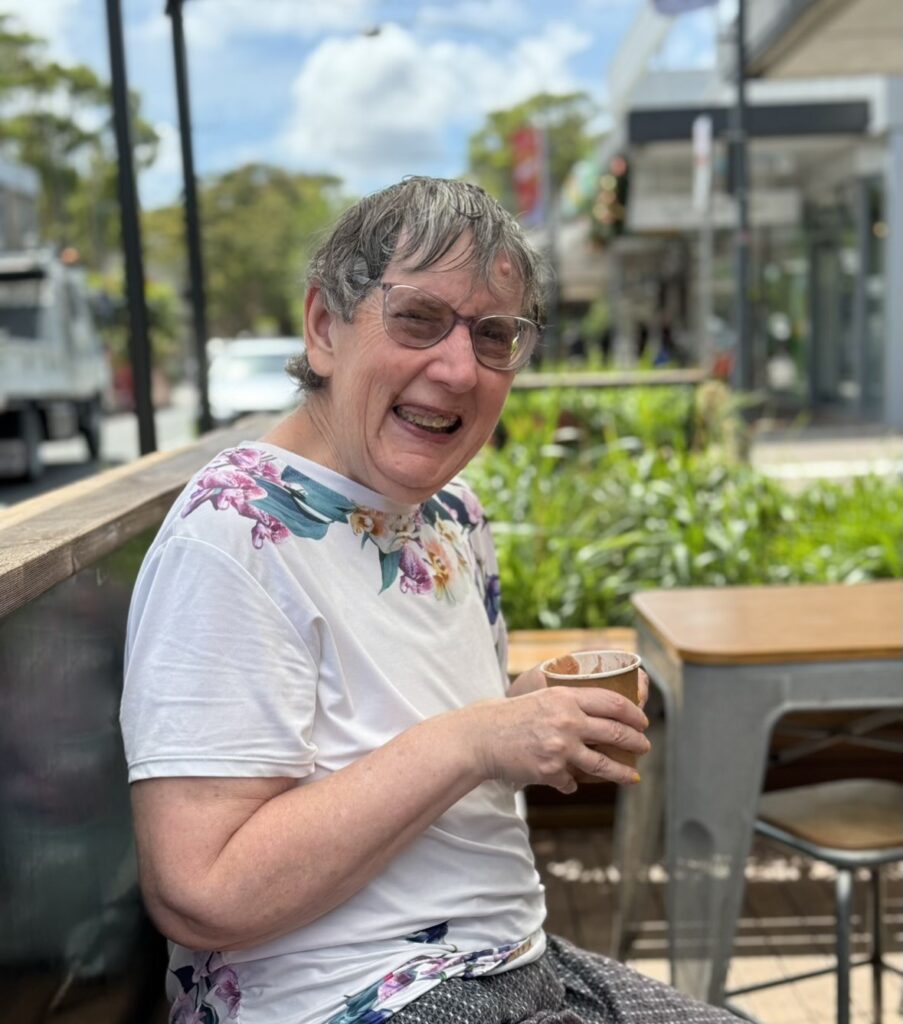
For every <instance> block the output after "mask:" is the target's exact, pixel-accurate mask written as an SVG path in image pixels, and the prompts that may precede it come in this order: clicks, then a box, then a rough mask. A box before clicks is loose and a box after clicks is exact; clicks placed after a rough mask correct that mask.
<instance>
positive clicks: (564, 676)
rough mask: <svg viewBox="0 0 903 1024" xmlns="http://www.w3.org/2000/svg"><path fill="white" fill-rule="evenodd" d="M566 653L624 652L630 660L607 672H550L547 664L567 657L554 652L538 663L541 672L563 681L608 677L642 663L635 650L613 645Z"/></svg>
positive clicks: (632, 669) (572, 654) (633, 669)
mask: <svg viewBox="0 0 903 1024" xmlns="http://www.w3.org/2000/svg"><path fill="white" fill-rule="evenodd" d="M567 653H568V654H569V655H571V657H576V656H577V655H578V654H595V655H601V654H626V655H627V656H628V657H629V658H631V659H632V660H631V662H630V664H629V665H624V666H623V667H621V668H613V669H609V670H608V671H607V672H567V673H565V672H552V671H551V670H550V669H549V668H548V666H549V665H551V664H552V662H555V661H558V660H559V659H560V658H564V657H567V655H565V654H556V655H555V656H554V657H553V658H546V660H545V661H543V662H542V663H541V664H540V666H539V667H540V669H541V670H542V672H543V674H544V675H546V676H549V677H550V678H551V679H561V680H564V681H567V680H569V679H608V678H610V677H611V676H622V675H624V673H625V672H633V671H635V670H636V669H638V668H639V667H640V666H641V665H642V663H643V660H642V658H640V656H639V655H638V654H637V653H636V652H635V651H625V650H623V649H618V648H615V647H609V648H606V649H605V650H592V651H568V652H567Z"/></svg>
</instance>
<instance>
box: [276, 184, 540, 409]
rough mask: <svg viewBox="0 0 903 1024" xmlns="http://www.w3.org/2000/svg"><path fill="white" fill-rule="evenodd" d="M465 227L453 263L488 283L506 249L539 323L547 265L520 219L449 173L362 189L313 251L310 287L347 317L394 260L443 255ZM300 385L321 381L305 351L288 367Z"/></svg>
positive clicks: (426, 262)
mask: <svg viewBox="0 0 903 1024" xmlns="http://www.w3.org/2000/svg"><path fill="white" fill-rule="evenodd" d="M465 234H469V235H470V236H471V241H470V245H469V246H468V249H467V251H466V253H465V254H464V255H463V257H462V258H461V260H460V261H459V263H458V264H457V266H460V267H472V268H473V273H474V278H475V280H477V281H478V282H479V283H480V284H482V285H488V284H489V283H490V280H491V275H492V271H493V268H494V267H495V264H496V261H497V259H498V258H499V256H503V255H504V256H506V257H507V258H508V259H509V260H510V261H511V264H512V269H513V270H514V272H515V273H516V274H517V276H518V277H519V278H520V281H521V283H522V285H523V290H524V297H523V315H524V316H528V317H529V318H530V319H531V320H535V321H536V322H537V323H539V324H542V322H543V316H544V313H545V302H544V298H545V295H544V293H545V288H546V282H547V279H548V277H547V275H548V269H547V265H546V262H545V260H544V259H543V257H542V256H541V255H540V254H539V252H537V250H536V249H534V248H533V246H532V245H531V244H530V242H529V241H528V240H527V238H526V237H525V235H524V233H523V231H522V229H521V227H520V225H519V224H518V223H517V221H516V220H515V219H514V218H513V217H512V216H511V214H510V213H508V211H507V210H505V209H504V208H503V207H502V206H501V204H500V203H498V202H497V201H496V200H495V199H493V198H492V196H490V195H489V194H488V193H486V192H485V191H484V190H483V189H481V188H480V187H479V186H477V185H472V184H470V183H469V182H466V181H454V180H451V179H447V178H426V177H409V178H405V179H404V180H402V181H400V182H398V183H397V184H395V185H390V186H389V187H388V188H385V189H382V191H380V192H374V193H373V194H372V195H369V196H366V197H365V198H363V199H361V200H360V202H358V203H355V204H354V206H352V207H350V208H349V209H348V210H346V211H345V212H344V213H343V214H342V216H341V217H340V218H339V220H338V222H337V223H336V225H335V227H334V228H333V229H332V231H331V232H330V234H329V235H328V236H327V238H326V239H325V240H324V241H323V242H322V244H321V245H320V246H319V248H318V249H317V251H316V252H315V253H314V255H313V257H312V258H311V261H310V265H309V267H308V271H307V284H308V286H311V285H317V286H318V287H319V288H320V289H321V292H322V295H323V301H324V303H325V305H326V308H327V309H328V310H329V311H330V312H332V313H337V314H339V315H340V316H341V317H342V319H343V320H344V321H345V322H346V323H351V321H352V320H353V319H354V314H355V312H356V310H357V307H358V305H359V304H360V302H361V300H362V299H363V298H365V297H366V295H367V294H369V292H370V291H371V289H372V288H373V286H374V284H375V283H376V282H377V281H378V280H379V279H380V278H381V277H382V275H383V273H384V272H385V270H386V267H387V266H388V265H389V263H390V262H392V260H399V261H402V262H404V263H405V265H406V266H407V267H409V268H410V269H411V270H413V271H417V270H426V269H427V268H429V267H431V266H433V265H434V264H435V263H437V262H438V261H439V260H441V259H442V258H443V257H444V256H446V255H447V254H448V253H449V252H450V251H451V250H452V249H453V247H454V246H455V244H456V242H457V241H458V240H459V239H460V238H461V237H462V236H463V235H465ZM287 370H288V373H289V375H290V376H291V377H292V378H293V379H294V380H295V381H296V382H297V384H298V385H299V387H300V388H301V390H302V391H306V392H310V391H317V390H320V389H321V388H323V387H325V385H326V379H325V378H323V377H321V376H320V375H319V374H318V373H315V372H314V370H313V368H312V367H311V365H310V362H309V361H308V358H307V354H306V353H304V354H302V355H300V356H297V357H296V358H295V359H293V360H291V362H290V363H289V364H288V366H287Z"/></svg>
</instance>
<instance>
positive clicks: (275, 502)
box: [251, 480, 331, 540]
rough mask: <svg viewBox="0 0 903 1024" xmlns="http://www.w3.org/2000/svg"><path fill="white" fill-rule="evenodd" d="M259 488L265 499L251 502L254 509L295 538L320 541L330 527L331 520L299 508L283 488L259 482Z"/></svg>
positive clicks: (267, 481) (292, 497)
mask: <svg viewBox="0 0 903 1024" xmlns="http://www.w3.org/2000/svg"><path fill="white" fill-rule="evenodd" d="M259 484H260V486H261V487H262V488H263V489H264V490H265V491H266V492H267V496H266V497H265V498H257V499H255V500H254V501H252V502H251V504H252V505H254V507H255V508H259V509H260V510H261V511H263V512H268V513H269V514H270V515H271V516H275V517H276V518H277V519H278V520H280V522H282V523H283V525H285V526H286V527H287V528H288V529H289V530H291V532H292V533H293V534H295V536H296V537H309V538H311V539H312V540H322V539H323V538H324V537H325V536H326V531H327V530H328V529H329V527H330V525H331V520H329V519H323V518H321V517H319V516H315V515H313V514H311V513H310V512H308V511H306V510H305V509H304V508H303V507H301V506H300V505H299V504H298V502H297V501H296V500H295V497H294V495H293V494H292V493H291V492H290V491H287V490H286V489H285V488H284V487H279V486H278V485H277V484H271V483H270V482H269V480H260V481H259Z"/></svg>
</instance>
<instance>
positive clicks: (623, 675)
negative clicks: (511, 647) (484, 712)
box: [540, 651, 640, 782]
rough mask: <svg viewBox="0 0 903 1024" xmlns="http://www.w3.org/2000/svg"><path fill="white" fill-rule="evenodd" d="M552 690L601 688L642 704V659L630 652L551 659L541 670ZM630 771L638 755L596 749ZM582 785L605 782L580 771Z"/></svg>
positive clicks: (578, 777)
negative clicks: (583, 783)
mask: <svg viewBox="0 0 903 1024" xmlns="http://www.w3.org/2000/svg"><path fill="white" fill-rule="evenodd" d="M540 667H541V668H542V671H543V674H544V675H545V677H546V682H547V683H548V685H549V686H598V687H601V688H602V689H603V690H613V691H614V692H615V693H620V694H621V696H622V697H627V699H628V700H632V701H633V703H634V704H639V702H640V657H639V655H637V654H632V653H631V652H630V651H575V652H574V653H573V654H562V655H559V657H557V658H549V659H548V660H547V661H544V662H543V663H542V665H541V666H540ZM592 749H593V750H598V751H600V752H601V753H603V754H605V756H606V757H610V758H611V759H612V760H613V761H619V762H620V763H621V764H626V765H628V766H629V767H630V768H635V767H636V759H637V755H636V754H633V753H631V752H629V751H626V750H621V749H620V748H619V747H607V746H598V747H593V748H592ZM574 778H575V779H576V780H577V781H578V782H604V781H605V780H604V779H599V778H597V777H596V776H595V775H587V774H586V772H581V771H577V772H575V774H574Z"/></svg>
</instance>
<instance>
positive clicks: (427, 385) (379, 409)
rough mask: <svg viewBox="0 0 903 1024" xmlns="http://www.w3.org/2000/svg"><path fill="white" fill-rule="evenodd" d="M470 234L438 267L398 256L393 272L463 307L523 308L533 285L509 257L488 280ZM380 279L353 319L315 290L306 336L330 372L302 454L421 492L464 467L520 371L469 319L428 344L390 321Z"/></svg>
mask: <svg viewBox="0 0 903 1024" xmlns="http://www.w3.org/2000/svg"><path fill="white" fill-rule="evenodd" d="M466 250H467V243H466V241H460V240H459V242H458V243H457V244H456V245H455V247H454V248H453V249H452V250H451V251H450V252H449V253H448V254H447V256H446V257H444V258H443V259H442V260H441V261H439V262H438V263H436V264H433V266H431V267H430V268H429V269H427V270H417V271H412V270H407V269H405V267H404V266H403V265H400V264H396V263H394V262H393V263H390V264H389V266H388V267H387V268H386V272H385V274H384V275H383V279H384V280H386V281H389V282H391V283H392V284H408V285H415V286H416V287H418V288H423V289H425V290H426V291H428V292H431V293H432V294H433V295H436V296H438V297H439V298H441V299H444V300H445V301H446V302H447V303H448V304H449V305H450V306H452V307H453V308H454V309H455V310H457V311H458V313H460V314H461V315H462V316H466V317H472V316H481V315H486V314H490V313H507V314H512V315H520V314H521V313H522V312H523V311H522V309H521V301H522V294H523V290H522V287H521V282H520V281H519V280H518V278H517V275H516V274H515V273H514V272H513V271H512V269H511V267H510V264H509V263H508V262H507V260H505V259H504V258H501V259H499V260H498V261H497V263H496V266H495V268H494V270H493V273H492V277H491V280H490V284H489V287H486V286H485V285H482V284H480V283H477V282H475V281H474V279H473V274H472V270H471V268H470V267H467V266H464V267H461V266H460V263H461V262H462V258H463V257H464V256H465V255H466ZM382 302H383V293H382V291H381V290H380V289H379V288H374V289H373V290H372V291H371V292H370V293H369V294H368V295H367V296H366V297H365V298H364V299H363V300H362V301H361V303H360V305H359V306H358V308H357V311H356V313H355V316H354V320H353V322H352V323H350V324H349V323H346V322H345V321H344V320H343V319H342V318H341V316H339V315H337V314H332V313H330V312H329V311H328V310H327V309H326V308H325V306H324V304H323V301H322V298H321V296H320V294H319V292H318V291H317V290H316V289H312V291H311V293H309V295H308V300H307V310H306V318H305V341H306V343H307V347H308V357H309V359H310V362H311V366H312V367H313V368H314V370H315V371H316V372H317V373H319V374H320V375H321V376H323V377H326V378H327V379H328V385H327V386H326V388H325V389H324V390H323V391H320V392H315V393H313V394H312V395H310V397H309V399H308V402H307V404H306V406H304V407H302V410H299V413H298V415H299V416H301V417H304V418H305V419H306V422H305V423H304V424H301V423H299V424H298V426H299V427H301V428H302V431H303V433H302V434H299V435H298V441H299V443H298V444H296V445H295V448H296V450H298V451H299V452H300V453H301V454H303V455H305V456H307V457H308V458H312V459H314V460H315V461H317V462H320V463H321V464H323V465H326V466H327V467H328V468H330V469H334V470H336V471H337V472H339V473H342V474H343V475H344V476H347V477H349V478H350V479H352V480H356V481H357V482H358V483H362V484H364V485H365V486H367V487H370V488H371V489H372V490H375V491H378V492H379V493H381V494H383V495H385V496H386V497H388V498H392V499H394V500H395V501H400V502H411V503H416V502H421V501H424V500H425V499H426V498H428V497H429V496H430V495H432V494H434V493H435V492H436V491H437V490H439V489H440V488H441V487H443V486H444V485H445V484H446V483H448V481H449V480H450V479H451V478H452V477H453V476H455V474H456V473H458V472H459V471H460V470H461V469H462V468H463V467H464V466H465V465H466V464H467V463H468V462H469V461H470V460H471V458H473V456H474V455H475V454H476V453H477V451H479V449H480V448H481V447H482V445H483V444H484V443H485V442H486V440H487V439H488V438H489V435H490V434H491V433H492V430H493V428H494V427H495V424H496V423H497V422H498V418H499V415H500V414H501V411H502V406H503V405H504V403H505V399H506V397H507V395H508V391H509V390H510V387H511V381H512V379H513V377H514V374H513V373H512V372H510V371H499V370H492V369H489V368H488V367H485V366H483V365H481V364H480V363H478V362H477V360H476V358H475V356H474V353H473V347H472V345H471V341H470V333H469V330H468V328H467V326H466V325H464V324H462V323H458V324H456V325H455V327H454V329H453V330H452V332H451V334H449V335H448V337H446V338H445V339H444V340H442V341H441V342H439V343H438V344H437V345H434V346H433V347H432V348H427V349H413V348H405V347H404V346H403V345H399V344H398V343H397V342H395V341H393V340H392V339H391V338H390V337H389V336H388V335H387V334H386V331H385V328H384V326H383V317H382Z"/></svg>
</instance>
